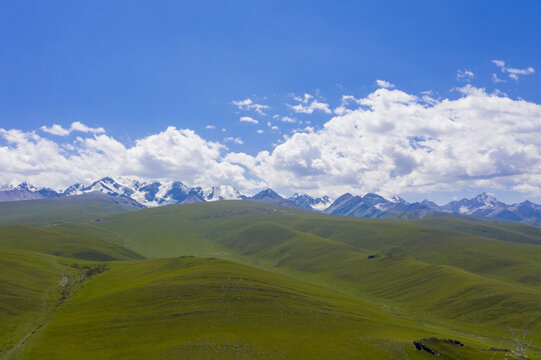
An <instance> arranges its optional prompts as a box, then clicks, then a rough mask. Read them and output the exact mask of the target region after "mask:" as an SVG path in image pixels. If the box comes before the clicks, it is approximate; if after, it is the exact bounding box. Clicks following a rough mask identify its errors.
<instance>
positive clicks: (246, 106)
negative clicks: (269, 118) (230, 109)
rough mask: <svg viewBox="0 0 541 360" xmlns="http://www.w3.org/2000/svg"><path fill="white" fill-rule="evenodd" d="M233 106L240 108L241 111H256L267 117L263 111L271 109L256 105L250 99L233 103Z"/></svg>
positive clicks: (266, 106)
mask: <svg viewBox="0 0 541 360" xmlns="http://www.w3.org/2000/svg"><path fill="white" fill-rule="evenodd" d="M233 105H236V106H237V107H238V108H239V110H254V111H255V112H257V113H258V114H260V115H266V114H265V112H264V111H263V110H268V109H270V106H268V105H262V104H256V103H254V102H253V101H252V99H250V98H248V99H244V100H237V101H233Z"/></svg>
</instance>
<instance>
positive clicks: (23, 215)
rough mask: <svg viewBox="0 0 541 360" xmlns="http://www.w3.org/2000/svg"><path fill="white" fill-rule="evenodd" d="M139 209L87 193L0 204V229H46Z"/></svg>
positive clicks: (100, 195) (122, 202)
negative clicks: (25, 227) (0, 227)
mask: <svg viewBox="0 0 541 360" xmlns="http://www.w3.org/2000/svg"><path fill="white" fill-rule="evenodd" d="M134 210H136V209H135V208H134V207H132V206H129V203H126V202H125V201H122V200H119V199H115V198H113V197H110V196H107V195H103V194H85V195H80V196H67V197H61V198H54V199H42V200H25V201H6V202H0V226H6V225H17V224H23V225H32V226H43V225H50V224H60V223H65V222H79V221H90V220H95V219H97V218H101V217H103V216H107V215H112V214H118V213H123V212H129V211H134Z"/></svg>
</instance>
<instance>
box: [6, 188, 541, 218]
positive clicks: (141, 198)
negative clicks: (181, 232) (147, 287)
mask: <svg viewBox="0 0 541 360" xmlns="http://www.w3.org/2000/svg"><path fill="white" fill-rule="evenodd" d="M87 193H104V194H107V195H109V196H113V197H122V198H128V199H131V200H133V201H135V202H136V203H137V204H139V205H141V207H156V206H164V205H172V204H186V203H196V202H208V201H218V200H242V199H252V200H256V201H261V202H266V203H271V204H274V205H279V206H285V207H290V208H296V209H305V210H313V211H319V212H323V213H326V214H331V215H342V216H355V217H370V218H380V217H406V218H423V217H433V216H442V215H445V214H457V215H459V216H481V217H489V218H494V219H500V220H505V221H516V222H523V223H527V224H531V225H536V226H541V205H539V204H535V203H533V202H531V201H524V202H522V203H518V204H511V205H508V204H505V203H503V202H500V201H498V200H497V199H496V197H494V195H492V194H489V193H482V194H479V195H477V196H476V197H474V198H472V199H466V198H464V199H462V200H456V201H451V202H449V203H448V204H445V205H442V206H440V205H438V204H436V203H434V202H432V201H429V200H424V201H422V202H414V203H409V202H407V201H406V200H404V199H402V198H400V197H397V196H394V197H392V198H385V197H383V196H380V195H378V194H374V193H368V194H366V195H364V196H359V195H357V196H355V195H352V194H349V193H346V194H344V195H342V196H340V197H338V198H337V199H335V200H334V201H333V200H332V199H331V198H330V197H329V196H322V197H316V198H315V197H312V196H310V195H307V194H298V193H296V194H294V195H293V196H291V197H289V198H284V197H282V196H280V195H279V194H278V193H276V192H275V191H273V190H272V189H266V190H263V191H261V192H259V193H257V194H256V195H254V196H251V197H249V196H246V195H242V194H241V193H240V192H239V191H237V190H236V189H235V188H234V187H232V186H229V185H218V186H213V187H208V188H202V187H199V186H197V187H188V186H186V185H185V184H183V183H182V182H180V181H168V182H159V181H151V182H145V181H140V180H136V179H132V178H126V177H117V178H114V179H113V178H111V177H105V178H102V179H100V180H97V181H95V182H93V183H92V184H90V185H88V186H85V185H82V184H78V183H77V184H74V185H71V186H69V187H68V188H66V189H65V190H62V191H55V190H53V189H48V188H37V187H35V186H33V185H30V184H28V183H26V182H24V183H22V184H19V185H18V186H9V185H7V186H2V187H0V201H20V200H36V199H46V198H57V197H63V196H73V195H82V194H87Z"/></svg>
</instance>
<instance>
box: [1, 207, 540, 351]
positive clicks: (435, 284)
mask: <svg viewBox="0 0 541 360" xmlns="http://www.w3.org/2000/svg"><path fill="white" fill-rule="evenodd" d="M540 244H541V233H540V231H539V230H538V229H536V228H532V227H529V226H522V225H508V224H494V223H477V222H475V223H474V222H470V221H464V220H460V219H425V220H405V219H398V220H396V219H395V220H393V219H355V218H344V217H337V216H328V215H323V214H317V213H311V212H305V211H298V210H292V209H286V208H280V207H277V206H272V205H268V204H263V203H258V202H250V201H221V202H215V203H202V204H189V205H178V206H167V207H162V208H154V209H146V210H143V211H136V212H130V213H119V214H115V215H110V216H104V217H103V221H99V222H95V221H78V222H66V223H63V224H59V225H54V226H46V227H41V228H31V227H24V226H17V227H5V228H0V246H3V247H4V249H8V248H10V249H9V250H6V251H10V252H16V253H17V254H19V256H22V255H23V254H24V256H34V257H39V258H40V259H41V258H43V259H47V261H48V262H49V263H50V264H56V265H54V266H53V267H52V268H51V269H53V270H46V269H47V268H46V267H44V266H40V267H39V268H36V269H35V271H36V272H37V273H40V272H42V271H49V273H48V274H49V275H47V276H49V278H50V279H54V278H55V276H56V279H58V277H59V276H61V274H63V272H65V271H67V270H70V271H75V270H77V269H75V270H74V269H73V268H71V267H69V266H68V264H69V263H70V261H77V262H80V263H85V260H93V261H98V260H102V261H107V262H106V267H107V271H105V272H103V273H100V274H97V275H95V276H92V278H90V279H88V280H86V281H84V282H83V283H82V284H80V285H78V286H77V287H75V288H74V290H73V291H72V292H71V295H70V296H69V297H68V298H67V299H66V301H65V302H64V303H63V304H62V306H58V307H57V309H56V310H55V312H54V316H52V317H51V318H50V321H47V323H46V325H45V326H43V327H42V328H41V329H40V330H39V331H37V332H36V333H35V334H34V335H33V336H31V337H30V338H29V339H28V341H26V342H25V344H24V346H22V347H21V348H20V349H19V350H20V351H17V353H16V356H15V358H21V359H27V358H40V359H41V358H44V359H47V358H51V359H52V358H55V359H56V358H58V359H63V358H66V359H67V358H73V356H74V354H77V357H78V358H93V359H94V358H130V359H131V358H145V359H152V358H155V359H167V358H171V359H176V358H288V359H289V358H295V359H297V358H298V359H302V358H337V356H338V357H341V358H366V359H385V358H390V359H395V358H398V359H400V358H403V359H429V358H433V355H431V354H429V353H428V352H426V351H418V350H416V349H415V347H414V346H413V344H412V341H414V340H416V339H421V338H423V340H422V341H423V342H424V344H425V345H427V346H430V347H431V349H433V350H435V351H437V352H439V353H441V356H442V357H443V358H450V359H485V358H486V359H504V358H509V356H511V355H512V354H511V353H509V352H503V351H488V350H481V349H489V348H490V347H497V348H515V344H514V343H513V339H512V337H513V336H512V334H511V332H510V331H509V329H510V328H513V329H523V330H527V331H528V333H527V334H526V337H525V340H526V342H527V343H528V344H529V345H530V348H529V350H528V353H527V354H528V356H529V357H530V358H540V354H541V351H539V348H541V338H540V337H539V335H538V334H539V329H540V326H541V262H540V260H541V246H540ZM22 249H24V250H22ZM81 249H94V250H93V251H96V252H98V253H100V254H105V255H106V256H105V257H99V256H98V257H94V258H91V257H89V258H85V257H81V256H78V254H79V255H80V253H81ZM29 250H32V251H29ZM83 253H84V252H83ZM53 255H58V256H62V257H58V256H53ZM0 256H6V258H10V256H13V255H9V256H8V255H0ZM77 256H78V257H79V259H75V258H76V257H77ZM108 256H109V257H110V258H108ZM186 256H190V257H186ZM191 256H197V257H191ZM141 257H146V258H148V259H147V260H142V259H140V258H141ZM67 258H71V259H67ZM134 259H139V260H134ZM21 261H22V260H21ZM44 261H45V260H44ZM15 263H16V261H15V262H13V261H12V262H11V263H10V264H11V265H8V264H6V265H5V266H7V267H9V266H15V265H14V264H15ZM51 266H52V265H51ZM67 266H68V267H67ZM66 267H67V268H66ZM66 269H67V270H66ZM0 270H1V269H0ZM51 271H52V272H51ZM59 274H60V275H59ZM18 276H22V275H14V277H15V278H17V277H18ZM53 285H54V284H53V283H50V284H49V285H48V287H44V288H40V289H38V290H36V294H38V293H39V294H46V293H48V294H55V291H56V294H58V292H59V291H60V292H61V290H59V288H58V284H57V285H56V290H54V289H55V286H53ZM36 296H37V295H36ZM49 297H50V298H51V299H52V300H51V301H52V303H54V296H52V295H50V296H49ZM0 305H2V303H0ZM50 306H51V305H50V304H49V305H46V306H44V307H43V308H42V312H41V313H39V312H38V313H39V314H41V315H40V316H43V314H45V313H46V312H47V311H50V309H51V307H50ZM2 309H3V307H1V306H0V316H2V311H4V310H2ZM28 309H29V310H28V313H30V307H28ZM47 309H49V310H47ZM33 311H35V310H33ZM21 316H23V317H24V316H25V315H21ZM23 317H21V318H23ZM38 317H39V316H38ZM35 322H36V321H34V322H32V321H23V320H21V321H19V322H18V323H17V324H19V325H17V326H18V330H17V331H18V332H16V333H17V334H19V335H21V334H24V333H25V332H26V331H27V330H28V328H32V326H34V325H35ZM23 325H24V326H23ZM16 338H17V336H14V337H13V339H16ZM448 338H453V339H457V340H459V341H461V342H462V343H464V344H466V346H458V345H456V344H452V343H450V342H448V341H443V340H441V339H448ZM438 339H440V340H438ZM13 341H14V340H13ZM13 341H11V342H10V343H9V344H12V343H13ZM8 347H9V346H5V347H4V348H5V349H7V348H8ZM0 354H1V352H0ZM10 356H11V355H10Z"/></svg>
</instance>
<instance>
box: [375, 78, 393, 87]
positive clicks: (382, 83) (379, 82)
mask: <svg viewBox="0 0 541 360" xmlns="http://www.w3.org/2000/svg"><path fill="white" fill-rule="evenodd" d="M376 85H377V86H378V87H380V88H384V89H392V88H394V84H391V83H390V82H388V81H385V80H376Z"/></svg>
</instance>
